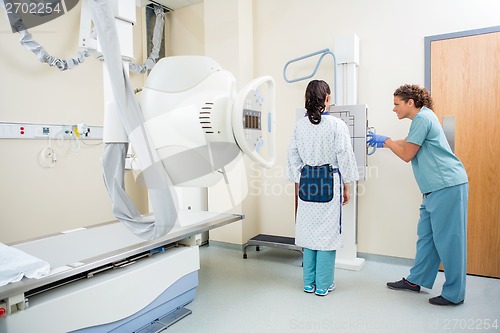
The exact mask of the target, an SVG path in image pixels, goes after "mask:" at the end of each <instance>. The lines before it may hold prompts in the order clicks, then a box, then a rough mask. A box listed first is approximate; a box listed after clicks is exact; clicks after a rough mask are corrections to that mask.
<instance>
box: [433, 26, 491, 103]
mask: <svg viewBox="0 0 500 333" xmlns="http://www.w3.org/2000/svg"><path fill="white" fill-rule="evenodd" d="M493 32H500V25H497V26H493V27H488V28H482V29H474V30H466V31H459V32H452V33H447V34H441V35H434V36H427V37H424V43H425V45H424V50H425V76H424V77H425V88H426V89H427V90H428V91H430V92H431V94H432V90H431V43H432V42H435V41H438V40H445V39H453V38H461V37H469V36H475V35H483V34H489V33H493Z"/></svg>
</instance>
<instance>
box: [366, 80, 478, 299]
mask: <svg viewBox="0 0 500 333" xmlns="http://www.w3.org/2000/svg"><path fill="white" fill-rule="evenodd" d="M431 109H432V99H431V97H430V95H429V94H428V92H427V90H426V89H424V88H420V87H419V86H417V85H403V86H401V87H399V88H398V89H396V91H395V92H394V109H393V111H394V112H395V113H396V115H397V116H398V119H405V118H407V119H411V120H412V123H411V126H410V131H409V133H408V137H407V138H406V139H403V140H392V139H391V138H389V137H386V136H383V135H376V134H373V135H370V136H369V139H368V144H369V145H370V146H373V147H378V148H382V147H386V148H389V149H390V150H391V151H392V152H394V154H396V155H397V156H398V157H400V158H401V159H402V160H403V161H405V162H411V165H412V168H413V173H414V175H415V179H416V181H417V184H418V186H419V188H420V191H421V192H422V194H423V201H422V204H421V206H420V219H419V221H418V227H417V235H418V241H417V253H416V256H415V262H414V264H413V267H412V268H411V269H410V275H409V276H408V277H407V278H403V279H402V280H400V281H396V282H389V283H387V286H388V287H389V288H391V289H396V290H409V291H414V292H419V291H420V287H421V286H422V287H425V288H429V289H432V286H433V284H434V281H435V279H436V276H437V273H438V271H439V264H440V263H442V264H443V267H444V274H445V278H446V282H445V283H444V285H443V289H442V292H441V295H439V296H437V297H433V298H430V299H429V302H430V303H431V304H434V305H458V304H462V303H463V301H464V299H465V282H466V268H467V267H466V262H467V261H466V258H467V203H468V192H469V188H468V178H467V173H466V171H465V168H464V166H463V164H462V162H460V160H459V159H458V158H457V157H456V156H455V154H453V152H452V151H451V148H450V146H449V144H448V142H447V140H446V137H445V135H444V132H443V129H442V126H441V124H440V123H439V120H438V118H437V117H436V115H435V114H434V112H433V111H432V110H431Z"/></svg>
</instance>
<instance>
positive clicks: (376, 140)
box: [366, 134, 389, 148]
mask: <svg viewBox="0 0 500 333" xmlns="http://www.w3.org/2000/svg"><path fill="white" fill-rule="evenodd" d="M366 137H367V138H368V140H367V141H366V143H367V144H368V145H369V146H370V147H377V148H382V147H384V142H385V140H387V139H389V137H388V136H384V135H379V134H368V135H367V136H366Z"/></svg>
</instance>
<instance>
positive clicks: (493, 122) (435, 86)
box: [427, 31, 500, 278]
mask: <svg viewBox="0 0 500 333" xmlns="http://www.w3.org/2000/svg"><path fill="white" fill-rule="evenodd" d="M499 59H500V31H497V32H488V33H482V34H477V35H471V36H464V37H453V38H445V39H441V40H439V39H438V40H434V41H431V42H430V59H429V58H428V60H430V91H431V95H432V98H433V100H434V111H435V112H436V114H437V116H438V117H439V119H440V121H441V122H442V119H443V117H446V116H455V125H456V127H455V154H456V155H457V156H458V158H460V160H461V161H462V162H463V164H464V165H465V168H466V170H467V174H468V176H469V215H468V235H467V237H468V242H467V243H468V257H467V261H468V262H467V273H469V274H475V275H481V276H489V277H496V278H500V60H499ZM427 65H429V64H427ZM427 82H428V83H429V81H427ZM428 88H429V87H428Z"/></svg>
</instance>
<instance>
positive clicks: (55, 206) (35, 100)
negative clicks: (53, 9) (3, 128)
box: [0, 6, 144, 243]
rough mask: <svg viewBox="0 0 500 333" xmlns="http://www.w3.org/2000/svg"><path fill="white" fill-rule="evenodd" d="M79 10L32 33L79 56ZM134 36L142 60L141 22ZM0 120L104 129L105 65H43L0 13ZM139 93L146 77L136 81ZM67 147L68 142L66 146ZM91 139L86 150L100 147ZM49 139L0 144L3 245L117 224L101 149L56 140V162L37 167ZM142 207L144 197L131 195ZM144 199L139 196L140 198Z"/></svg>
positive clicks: (53, 50) (64, 53)
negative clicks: (64, 67)
mask: <svg viewBox="0 0 500 333" xmlns="http://www.w3.org/2000/svg"><path fill="white" fill-rule="evenodd" d="M79 24H80V7H79V6H78V7H77V8H75V9H73V10H71V11H70V12H69V13H67V14H65V15H63V16H61V17H60V18H58V19H57V20H54V21H52V22H49V23H46V24H43V25H42V26H39V27H36V28H33V29H30V32H31V33H32V35H33V37H34V39H35V40H36V41H38V42H39V43H40V44H41V45H43V46H44V47H45V49H46V50H47V52H48V53H49V54H51V55H54V56H56V57H60V58H69V57H72V56H73V55H74V54H76V52H77V51H78V32H79ZM136 26H137V27H138V28H137V29H136V31H135V36H134V38H135V39H137V41H138V42H137V45H138V48H137V50H136V54H137V55H138V59H137V60H138V61H142V52H143V51H142V47H141V45H142V41H141V39H142V31H141V28H140V27H141V26H142V22H141V20H140V17H139V21H138V24H137V25H136ZM0 44H1V45H2V51H1V52H0V73H1V74H0V75H1V76H2V79H1V80H0V96H1V98H0V121H2V122H33V123H47V124H76V123H79V122H81V121H83V122H85V123H87V124H88V125H95V126H101V125H102V122H103V85H102V64H101V63H100V62H99V61H98V60H96V59H95V58H87V59H86V60H85V62H84V63H83V64H81V65H80V66H78V67H77V68H75V69H73V70H68V71H64V72H60V71H59V70H57V69H56V68H55V67H49V66H48V65H47V64H42V63H40V62H39V61H38V60H37V59H36V57H35V56H34V55H33V54H32V53H31V52H30V51H28V50H27V49H25V48H24V47H23V46H22V45H21V44H20V43H19V35H18V34H13V33H12V32H11V30H10V26H9V25H8V22H7V19H6V16H5V15H4V12H3V10H1V14H0ZM133 82H134V88H135V87H141V86H142V82H143V78H142V76H139V77H137V76H136V77H133ZM66 143H67V142H66ZM96 143H98V142H97V141H90V142H89V144H96ZM47 145H48V142H47V141H45V140H11V139H0V156H1V157H0V161H1V169H0V170H1V172H0V189H1V190H0V242H2V243H13V242H17V241H21V240H24V239H31V238H34V237H40V236H42V235H47V234H51V233H55V232H59V231H64V230H70V229H74V228H78V227H82V226H88V225H92V224H98V223H103V222H107V221H110V220H114V217H113V214H112V213H111V205H110V200H109V197H108V194H107V192H106V189H105V187H104V183H103V178H102V171H101V170H102V166H101V159H102V150H103V145H102V144H100V145H97V146H90V145H84V144H82V145H81V146H80V149H79V151H73V150H71V149H66V147H65V146H63V145H61V144H60V142H58V141H56V140H52V147H53V148H54V150H55V151H56V154H57V157H58V161H57V164H56V166H55V167H53V168H44V167H42V166H41V165H40V164H39V163H38V155H39V154H40V152H41V150H42V149H44V148H45V147H46V146H47ZM132 192H135V193H133V197H134V198H136V199H137V200H138V202H141V201H143V198H144V195H143V194H142V195H141V194H140V191H132ZM138 194H139V195H138Z"/></svg>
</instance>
